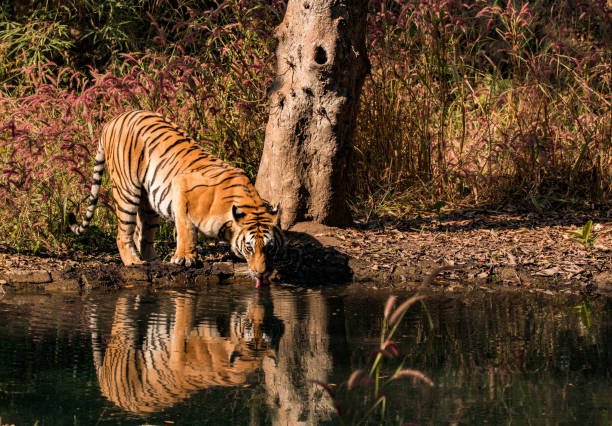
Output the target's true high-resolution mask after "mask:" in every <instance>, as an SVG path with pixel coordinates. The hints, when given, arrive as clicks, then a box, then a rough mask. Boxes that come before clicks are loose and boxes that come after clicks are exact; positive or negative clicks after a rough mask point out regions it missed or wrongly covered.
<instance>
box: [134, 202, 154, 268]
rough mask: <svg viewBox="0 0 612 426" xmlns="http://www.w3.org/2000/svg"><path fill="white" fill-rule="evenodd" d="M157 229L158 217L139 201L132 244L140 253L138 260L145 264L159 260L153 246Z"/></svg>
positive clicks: (146, 203)
mask: <svg viewBox="0 0 612 426" xmlns="http://www.w3.org/2000/svg"><path fill="white" fill-rule="evenodd" d="M143 198H144V197H143ZM158 229H159V215H158V214H157V213H156V212H155V210H153V209H152V208H151V206H150V205H149V203H148V202H147V201H146V200H144V201H141V203H140V206H139V208H138V214H137V216H136V229H135V230H134V243H135V244H136V248H137V249H138V252H139V253H140V258H141V259H142V260H144V261H146V262H153V261H156V260H159V256H158V255H157V252H156V251H155V247H154V245H153V243H154V242H155V234H156V233H157V230H158Z"/></svg>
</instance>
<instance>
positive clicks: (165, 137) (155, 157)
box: [70, 111, 285, 285]
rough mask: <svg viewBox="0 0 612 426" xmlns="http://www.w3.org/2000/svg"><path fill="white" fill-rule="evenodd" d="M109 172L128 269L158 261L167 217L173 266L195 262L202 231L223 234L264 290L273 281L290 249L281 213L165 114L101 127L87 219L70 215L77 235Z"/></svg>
mask: <svg viewBox="0 0 612 426" xmlns="http://www.w3.org/2000/svg"><path fill="white" fill-rule="evenodd" d="M105 169H106V170H107V171H108V174H109V178H110V183H111V188H112V194H113V199H114V202H115V213H116V215H117V221H118V231H117V247H118V248H119V254H120V255H121V260H122V261H123V263H124V264H125V265H135V264H141V263H144V262H145V261H151V260H154V259H156V258H157V254H156V253H155V250H154V248H153V240H154V236H155V231H156V229H157V227H158V224H159V218H160V217H163V218H165V219H167V220H170V221H172V222H174V223H175V225H176V229H177V247H176V251H175V253H174V256H173V257H172V259H171V262H173V263H176V264H184V265H186V266H191V265H193V264H195V262H196V258H197V254H196V236H197V233H198V232H200V233H202V234H204V235H205V236H207V237H211V238H218V237H219V236H222V237H224V238H227V239H229V240H230V241H231V244H232V251H233V252H234V253H235V254H236V255H238V256H240V257H242V258H244V259H246V260H247V263H248V265H249V268H250V270H251V273H252V274H253V276H254V277H255V278H256V279H257V285H260V284H262V283H265V282H266V281H267V279H268V276H269V275H270V272H271V270H272V260H273V257H274V256H275V255H276V254H277V253H278V252H279V250H280V249H281V248H282V247H284V241H285V240H284V236H283V233H282V230H281V229H280V228H279V223H280V212H279V210H278V209H273V208H272V207H271V206H270V205H269V204H268V203H267V202H266V201H264V200H263V199H262V198H261V197H260V196H259V194H258V193H257V191H256V190H255V187H254V186H253V185H252V184H251V182H250V181H249V179H248V177H247V176H246V174H245V172H244V171H243V170H242V169H239V168H237V167H233V166H231V165H229V164H227V163H225V162H224V161H222V160H221V159H219V158H217V157H215V156H213V155H212V154H210V153H208V152H206V151H205V150H204V149H203V148H202V147H201V146H200V145H198V144H197V143H196V142H195V141H194V140H193V139H192V138H190V137H189V136H188V135H187V133H186V132H185V131H184V130H182V129H181V128H179V127H178V126H177V125H176V124H174V123H173V122H171V121H169V120H167V119H166V118H165V117H164V116H162V115H160V114H158V113H155V112H150V111H130V112H126V113H124V114H122V115H120V116H118V117H116V118H115V119H113V120H111V121H110V122H109V123H107V124H106V125H105V126H104V127H103V129H102V133H101V137H100V143H99V146H98V151H97V153H96V158H95V162H94V173H93V178H92V185H91V193H90V196H89V205H88V207H87V211H86V212H85V217H84V219H83V221H82V223H81V224H80V225H79V224H77V223H76V220H75V219H74V217H73V216H71V218H70V229H71V230H72V231H73V232H74V233H76V234H80V233H82V232H83V231H84V230H85V228H87V226H88V225H89V223H90V222H91V219H92V218H93V215H94V211H95V209H96V205H97V202H98V196H99V192H100V186H101V184H102V174H103V172H104V170H105ZM221 230H223V232H221Z"/></svg>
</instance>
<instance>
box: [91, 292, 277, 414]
mask: <svg viewBox="0 0 612 426" xmlns="http://www.w3.org/2000/svg"><path fill="white" fill-rule="evenodd" d="M139 300H140V299H139V296H138V295H137V296H136V297H133V296H131V295H127V294H125V293H124V294H121V295H120V296H119V297H118V299H117V302H116V303H115V310H114V314H113V318H112V326H111V331H110V335H109V336H108V339H107V343H106V345H105V346H106V347H105V348H104V349H103V344H102V342H103V339H102V333H101V330H100V326H99V325H98V316H97V313H96V307H95V306H94V307H93V312H92V315H91V318H90V331H91V339H92V349H93V362H94V367H95V370H96V375H97V378H98V384H99V386H100V391H101V393H102V395H103V396H104V397H105V398H107V399H108V400H109V401H111V402H113V403H114V404H115V405H116V406H118V407H120V408H121V409H123V410H125V411H128V412H130V413H133V414H136V415H147V414H151V413H156V412H160V411H163V410H165V409H168V408H170V407H173V406H175V405H176V404H179V403H181V402H182V401H185V400H187V399H188V398H189V397H190V396H191V395H193V394H194V393H196V392H198V391H200V390H202V389H207V388H212V387H241V386H244V385H246V384H247V383H248V380H249V377H251V376H252V375H253V374H254V373H256V372H257V371H259V370H260V369H261V364H262V362H263V360H264V359H266V358H271V359H276V356H277V355H276V351H275V349H274V341H275V340H278V337H279V336H274V335H272V336H270V335H267V334H266V332H265V323H264V317H265V316H266V315H265V313H264V310H265V307H264V306H263V305H262V304H259V303H257V302H256V301H254V300H248V299H247V300H242V301H240V303H239V307H238V308H237V309H236V310H235V311H233V312H232V313H231V315H230V318H229V320H230V328H229V330H228V331H227V332H226V333H222V332H221V330H220V329H219V327H218V325H217V324H216V323H215V322H214V321H196V311H197V305H198V300H197V299H196V298H195V297H194V296H193V295H192V294H177V295H175V296H174V297H173V298H172V311H173V312H172V314H170V315H168V317H167V321H166V320H164V321H159V320H155V319H154V318H153V317H149V318H150V319H149V320H147V321H145V323H144V324H145V327H146V328H145V329H139V327H138V326H137V323H138V322H139V320H141V319H142V318H141V317H135V315H139V312H140V311H141V308H140V303H139ZM161 300H162V301H164V302H166V301H167V298H166V297H164V295H162V297H161ZM245 304H246V305H247V306H246V311H245V310H244V305H245ZM268 320H270V318H268ZM246 330H252V331H251V332H250V333H247V332H246ZM224 334H227V335H224Z"/></svg>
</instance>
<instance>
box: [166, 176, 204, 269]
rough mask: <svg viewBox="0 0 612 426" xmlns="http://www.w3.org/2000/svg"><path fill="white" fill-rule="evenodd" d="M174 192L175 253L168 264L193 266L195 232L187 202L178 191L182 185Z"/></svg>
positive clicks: (181, 192) (194, 261) (196, 257)
mask: <svg viewBox="0 0 612 426" xmlns="http://www.w3.org/2000/svg"><path fill="white" fill-rule="evenodd" d="M178 186H179V188H177V191H176V192H175V197H174V201H175V206H176V207H175V212H174V216H175V225H176V251H175V252H174V256H172V259H170V262H172V263H174V264H177V265H185V266H187V267H189V266H195V264H196V261H197V259H198V253H197V251H196V242H197V235H198V234H197V230H196V228H195V226H194V225H193V223H191V220H190V219H189V215H188V211H187V210H188V209H187V200H186V198H185V197H184V192H183V191H181V190H180V188H181V187H182V185H178Z"/></svg>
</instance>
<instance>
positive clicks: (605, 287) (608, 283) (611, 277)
mask: <svg viewBox="0 0 612 426" xmlns="http://www.w3.org/2000/svg"><path fill="white" fill-rule="evenodd" d="M593 282H594V283H595V285H596V286H597V292H598V293H605V294H608V295H612V272H610V271H606V272H601V273H599V274H596V275H595V276H593Z"/></svg>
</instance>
